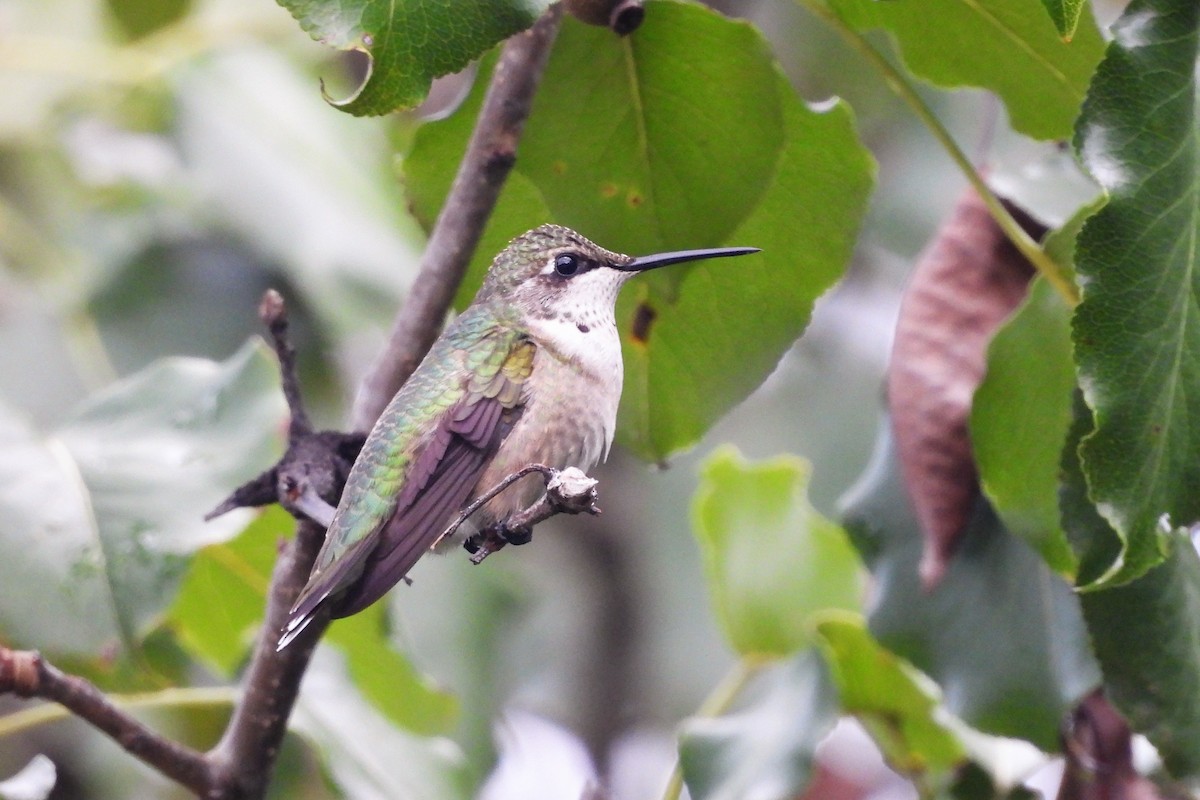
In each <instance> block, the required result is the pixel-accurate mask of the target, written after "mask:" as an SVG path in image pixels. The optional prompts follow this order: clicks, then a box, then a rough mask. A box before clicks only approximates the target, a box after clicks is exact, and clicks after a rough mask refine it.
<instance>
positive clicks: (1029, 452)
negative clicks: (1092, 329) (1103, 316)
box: [971, 278, 1076, 577]
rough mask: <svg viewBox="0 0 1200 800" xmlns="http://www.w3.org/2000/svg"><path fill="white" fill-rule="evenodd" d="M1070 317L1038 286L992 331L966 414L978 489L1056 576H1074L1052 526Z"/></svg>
mask: <svg viewBox="0 0 1200 800" xmlns="http://www.w3.org/2000/svg"><path fill="white" fill-rule="evenodd" d="M1070 314H1071V310H1070V309H1069V308H1068V307H1067V304H1066V302H1065V301H1064V300H1063V299H1062V297H1061V296H1060V295H1059V294H1058V293H1057V292H1055V291H1054V290H1053V289H1052V288H1051V286H1050V285H1049V284H1048V283H1046V282H1045V281H1044V280H1042V279H1040V278H1039V279H1037V280H1035V281H1034V282H1033V284H1032V285H1031V287H1030V290H1029V297H1028V298H1027V299H1026V300H1025V303H1024V304H1023V305H1022V306H1021V308H1020V309H1018V310H1017V312H1016V314H1014V315H1013V317H1012V318H1011V319H1010V320H1009V321H1008V322H1007V323H1006V324H1005V325H1004V327H1003V328H1001V329H1000V331H999V332H997V334H996V336H995V337H994V338H993V339H992V344H991V346H990V348H989V349H988V364H987V375H986V377H985V378H984V381H983V383H982V384H980V386H979V388H978V389H977V390H976V391H975V398H974V400H973V402H972V407H971V446H972V449H973V450H974V454H975V461H976V464H978V466H979V478H980V482H981V484H982V485H983V490H984V492H985V493H986V494H987V497H988V499H989V500H990V501H991V503H992V505H993V507H994V508H995V509H996V513H997V514H999V515H1000V518H1001V519H1002V520H1003V521H1004V524H1005V525H1006V526H1007V528H1008V529H1009V530H1010V531H1011V532H1013V533H1015V534H1017V535H1018V536H1020V537H1021V538H1023V539H1024V540H1025V541H1027V542H1029V544H1031V545H1033V547H1034V548H1035V549H1037V551H1038V552H1039V553H1041V555H1042V558H1044V559H1045V560H1046V563H1047V564H1049V565H1050V567H1051V568H1052V569H1054V570H1055V571H1056V572H1058V573H1060V574H1062V575H1064V576H1066V577H1074V574H1075V566H1076V562H1075V557H1074V554H1073V553H1072V551H1071V548H1070V545H1068V544H1067V539H1066V536H1065V534H1063V531H1062V528H1061V526H1060V525H1059V513H1058V470H1059V460H1060V458H1061V455H1062V447H1063V443H1064V442H1065V441H1066V435H1067V428H1068V426H1069V425H1070V422H1071V393H1072V391H1073V390H1074V388H1075V368H1074V364H1073V363H1072V361H1071V328H1070V325H1071V323H1070Z"/></svg>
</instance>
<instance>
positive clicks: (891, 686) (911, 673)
mask: <svg viewBox="0 0 1200 800" xmlns="http://www.w3.org/2000/svg"><path fill="white" fill-rule="evenodd" d="M816 631H817V641H818V642H819V643H820V645H821V651H822V652H823V653H824V655H825V658H826V661H827V662H828V664H829V668H830V671H831V672H832V673H833V682H834V684H836V686H837V688H838V695H839V697H840V700H841V706H842V710H843V711H844V712H846V713H848V714H853V715H854V716H856V717H858V719H859V720H860V721H861V722H862V724H863V726H864V727H865V728H866V729H867V731H868V732H869V733H870V734H871V736H872V737H873V738H874V739H875V742H876V743H877V744H878V745H879V748H880V750H881V751H882V752H883V754H884V757H885V758H886V759H887V760H888V763H889V764H890V765H891V766H892V768H893V769H895V770H897V771H899V772H902V773H905V774H908V775H912V776H917V777H920V776H922V775H929V776H930V777H932V778H934V779H935V780H937V779H942V778H946V777H948V774H949V772H950V771H951V770H952V769H953V768H954V767H956V766H957V765H958V764H960V763H962V762H963V761H965V760H966V758H967V753H966V750H965V749H964V748H963V745H962V743H961V742H960V741H959V739H958V736H957V735H956V734H955V733H954V732H953V731H951V730H950V729H949V728H947V727H946V726H945V725H944V724H943V723H942V721H941V720H940V719H939V718H938V716H937V714H936V713H935V712H936V710H937V707H938V701H937V698H935V697H932V696H930V694H929V693H928V691H927V689H926V688H925V686H924V685H923V684H928V681H927V680H925V679H924V678H923V677H922V676H920V675H919V674H918V673H916V671H915V670H914V669H913V668H912V667H911V666H909V665H908V664H906V663H904V662H903V661H902V660H901V659H899V658H897V657H896V656H895V655H894V654H893V653H890V652H888V651H887V650H885V649H884V648H882V647H880V645H879V643H878V642H876V641H875V640H874V639H872V638H871V634H870V633H869V632H868V631H867V629H866V625H865V624H864V622H863V620H862V618H861V617H858V616H857V615H854V614H844V613H836V612H834V613H830V614H828V615H827V616H825V617H824V618H823V619H822V620H821V621H820V622H819V623H817V626H816Z"/></svg>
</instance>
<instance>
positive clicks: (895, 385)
mask: <svg viewBox="0 0 1200 800" xmlns="http://www.w3.org/2000/svg"><path fill="white" fill-rule="evenodd" d="M1009 210H1010V212H1012V213H1014V214H1015V215H1016V216H1017V219H1018V221H1019V222H1020V223H1021V225H1022V226H1023V227H1025V229H1026V230H1028V231H1029V232H1030V233H1031V234H1034V235H1038V236H1040V235H1041V234H1042V233H1044V232H1045V229H1044V228H1042V227H1041V226H1040V225H1038V224H1037V223H1036V222H1035V221H1033V220H1032V219H1031V218H1029V217H1028V216H1027V215H1025V214H1023V213H1021V212H1020V211H1019V210H1016V209H1014V208H1012V207H1009ZM1032 276H1033V268H1032V267H1031V266H1030V264H1029V262H1028V261H1027V260H1026V259H1025V258H1024V257H1023V256H1022V255H1021V254H1020V253H1019V252H1018V251H1017V249H1016V248H1015V247H1014V246H1013V245H1012V243H1010V242H1009V241H1008V239H1007V238H1006V237H1005V236H1004V233H1003V232H1002V231H1001V230H1000V228H999V227H998V226H997V225H996V222H995V221H994V220H993V219H992V217H991V215H990V214H988V211H987V209H986V207H985V206H984V204H983V201H982V200H981V199H980V198H979V196H978V195H977V194H976V193H975V192H974V191H973V190H969V191H968V192H967V193H966V194H965V195H964V196H963V197H962V199H961V200H959V202H958V205H957V206H956V207H955V209H954V211H953V213H952V214H951V216H950V218H949V219H948V220H947V221H946V223H945V224H944V225H943V226H942V228H941V230H940V231H938V233H937V235H936V236H935V237H934V239H933V241H932V242H930V244H929V245H928V247H927V248H926V249H925V252H924V253H922V254H921V257H920V258H919V259H918V261H917V266H916V268H915V269H914V270H913V274H912V278H911V279H910V281H909V285H908V288H907V289H906V290H905V293H904V298H903V300H902V302H901V305H900V317H899V319H898V320H897V323H896V339H895V343H894V344H893V347H892V358H891V363H890V365H889V367H888V376H887V387H888V392H887V393H888V407H889V410H890V412H891V418H892V427H893V429H894V431H895V436H896V444H897V448H898V451H899V456H900V462H901V465H902V470H903V473H904V481H905V484H906V485H907V487H908V493H909V496H910V497H911V498H912V502H913V507H914V509H915V511H916V514H917V519H918V520H919V521H920V524H921V531H922V534H923V535H924V537H925V551H924V555H923V556H922V559H921V567H920V569H921V580H922V583H923V584H924V585H925V587H926V588H927V589H928V588H932V587H933V586H934V585H936V584H937V583H938V581H939V580H940V579H941V577H942V574H943V573H944V572H945V569H946V563H947V561H948V559H949V558H950V556H951V554H952V553H953V552H954V549H955V547H956V545H957V543H958V540H959V538H960V537H961V535H962V532H963V530H964V527H965V526H966V523H967V519H968V517H969V516H970V513H971V508H972V506H973V504H974V503H975V500H976V498H977V496H978V494H979V478H978V473H977V472H976V468H975V462H974V459H973V457H972V453H971V440H970V435H969V433H968V429H967V422H968V417H969V415H970V411H971V398H972V395H973V394H974V392H975V389H976V388H977V387H978V386H979V383H980V381H981V380H982V379H983V374H984V370H985V367H986V364H987V346H988V343H989V342H990V341H991V338H992V335H993V334H994V333H995V332H996V329H997V328H999V327H1000V324H1001V323H1002V322H1003V321H1004V319H1005V318H1006V317H1008V315H1009V314H1011V313H1012V312H1013V310H1014V309H1015V308H1016V307H1017V305H1018V304H1020V302H1021V300H1022V299H1023V298H1024V297H1025V293H1026V291H1027V288H1028V284H1029V280H1030V278H1031V277H1032Z"/></svg>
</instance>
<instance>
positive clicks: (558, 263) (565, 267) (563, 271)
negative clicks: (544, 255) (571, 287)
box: [554, 253, 579, 278]
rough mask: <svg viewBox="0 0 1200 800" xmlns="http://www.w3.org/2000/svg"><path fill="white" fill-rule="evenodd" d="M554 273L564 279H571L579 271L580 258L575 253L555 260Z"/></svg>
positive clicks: (563, 255) (565, 254) (566, 254)
mask: <svg viewBox="0 0 1200 800" xmlns="http://www.w3.org/2000/svg"><path fill="white" fill-rule="evenodd" d="M554 271H555V272H557V273H558V274H559V275H562V276H563V277H564V278H569V277H571V276H572V275H574V274H575V273H576V272H578V271H579V256H577V255H575V254H574V253H563V254H562V255H561V256H559V257H558V258H556V259H554Z"/></svg>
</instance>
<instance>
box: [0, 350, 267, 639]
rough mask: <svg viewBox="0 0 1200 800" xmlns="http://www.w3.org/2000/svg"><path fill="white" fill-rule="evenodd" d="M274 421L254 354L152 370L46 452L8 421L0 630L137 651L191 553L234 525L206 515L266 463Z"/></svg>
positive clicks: (81, 415) (118, 388)
mask: <svg viewBox="0 0 1200 800" xmlns="http://www.w3.org/2000/svg"><path fill="white" fill-rule="evenodd" d="M282 418H283V401H282V398H281V397H280V395H279V391H278V378H277V371H276V367H275V364H274V362H273V359H272V358H271V356H270V355H269V354H268V352H267V351H266V349H265V348H264V347H263V346H262V345H261V344H255V343H251V344H248V345H247V346H246V347H244V348H242V350H241V351H240V352H238V353H237V354H236V355H234V356H233V357H232V358H230V359H229V360H228V361H226V362H224V363H221V364H217V363H213V362H210V361H203V360H200V359H170V360H166V361H162V362H158V363H157V364H155V365H152V366H151V367H149V368H148V369H146V370H145V371H143V372H141V373H139V374H137V375H134V376H133V377H131V378H128V379H126V380H124V381H121V382H119V383H117V384H114V385H113V386H111V387H109V388H108V389H106V390H104V391H102V392H100V393H98V394H96V395H94V396H92V397H91V398H90V399H89V400H88V401H86V402H85V403H84V404H83V406H82V407H81V408H80V409H79V410H78V411H77V412H76V414H75V415H74V416H73V418H72V419H71V420H70V421H68V422H67V424H66V425H65V426H64V427H63V428H62V429H60V430H59V431H58V432H57V433H56V434H55V435H54V436H53V437H51V438H50V439H48V440H45V441H43V440H40V439H39V438H38V437H37V436H36V435H35V434H34V433H33V432H32V431H30V430H29V429H27V428H23V427H22V426H20V424H19V423H17V422H16V421H15V420H13V419H11V418H8V419H5V420H4V425H5V427H6V430H5V438H6V439H7V440H8V441H7V443H6V446H5V447H4V451H5V458H3V459H0V470H4V471H5V472H6V473H10V474H7V475H5V476H4V479H3V480H2V481H0V486H3V489H0V498H2V499H0V506H3V507H4V509H5V512H4V517H5V519H6V520H7V522H8V524H7V525H5V526H4V527H3V528H0V537H3V539H4V540H5V541H4V548H5V549H6V550H7V551H9V552H13V553H21V554H22V557H21V558H19V559H8V560H6V561H4V562H3V564H2V565H0V584H2V585H3V586H4V587H5V592H4V598H3V601H0V630H3V631H4V632H5V635H6V637H7V638H9V639H10V640H11V641H12V642H14V643H16V644H18V645H20V646H28V647H39V648H41V649H44V650H47V651H49V652H51V653H55V654H62V655H73V656H88V655H92V654H94V653H95V652H96V651H97V650H98V649H99V648H101V647H103V646H106V645H112V644H116V643H117V642H118V641H119V642H120V643H122V644H124V645H125V646H127V647H129V646H132V645H133V644H134V643H135V642H136V641H137V640H138V639H139V638H140V636H141V634H142V633H143V632H144V631H145V629H146V628H147V627H148V625H149V624H151V623H152V622H153V621H154V620H155V619H156V617H157V616H158V615H159V614H160V613H161V612H162V608H163V605H164V604H165V603H167V602H168V601H169V600H170V598H171V596H172V594H173V593H174V591H175V587H176V585H177V583H178V580H179V577H180V574H181V572H182V571H183V569H184V567H185V566H186V564H187V558H188V556H190V554H191V553H193V552H194V551H195V550H197V549H199V548H200V547H203V546H204V545H206V544H209V543H211V542H215V541H220V540H223V539H225V538H228V537H229V536H232V535H233V534H234V533H236V531H237V530H238V529H239V528H240V526H241V524H242V522H243V519H244V518H242V519H239V518H238V515H231V516H230V517H229V518H225V519H220V520H216V521H214V522H211V523H205V522H204V521H203V519H202V517H203V515H204V513H205V512H206V511H208V510H209V509H211V508H212V507H213V506H214V505H216V503H217V502H218V501H219V500H220V499H221V497H222V496H223V495H225V494H226V493H228V490H229V487H230V486H234V485H237V484H238V483H240V482H241V481H243V480H245V479H247V478H249V477H250V476H252V475H253V474H254V473H255V472H256V471H258V470H260V469H262V468H264V467H265V466H267V465H268V464H269V463H270V461H271V460H272V458H273V457H274V455H275V454H276V453H277V452H278V449H279V443H278V436H277V430H278V428H279V426H280V424H281V423H282ZM5 565H7V566H5Z"/></svg>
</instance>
